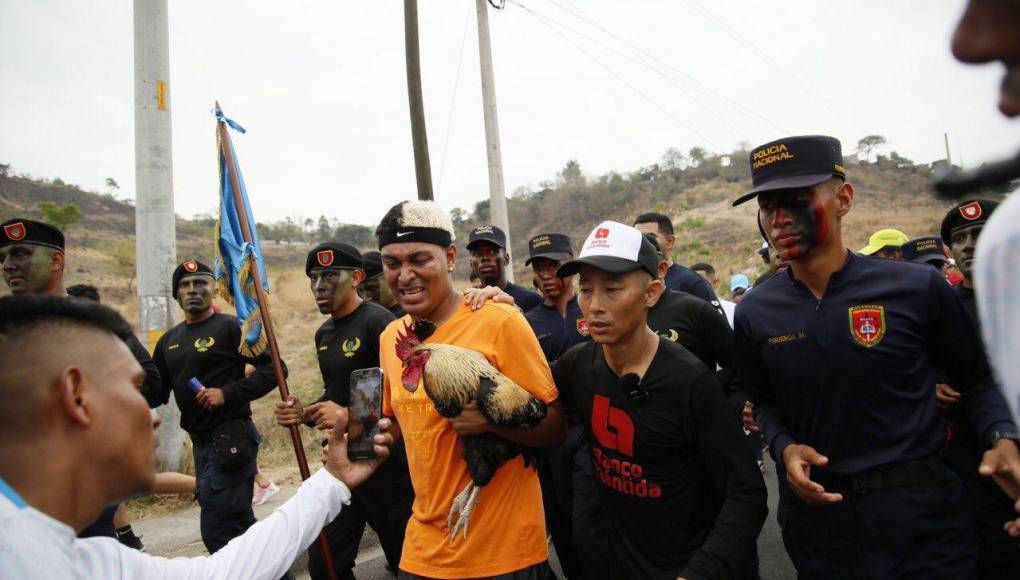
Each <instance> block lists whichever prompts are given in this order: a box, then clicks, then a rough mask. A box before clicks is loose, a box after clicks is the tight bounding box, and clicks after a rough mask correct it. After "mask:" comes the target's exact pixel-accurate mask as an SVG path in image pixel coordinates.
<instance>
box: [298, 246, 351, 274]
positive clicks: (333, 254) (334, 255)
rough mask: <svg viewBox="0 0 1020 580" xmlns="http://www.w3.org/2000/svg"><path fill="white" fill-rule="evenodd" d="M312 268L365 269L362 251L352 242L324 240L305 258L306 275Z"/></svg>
mask: <svg viewBox="0 0 1020 580" xmlns="http://www.w3.org/2000/svg"><path fill="white" fill-rule="evenodd" d="M312 268H331V269H334V270H363V269H364V268H365V267H364V266H363V265H362V263H361V252H359V251H358V249H357V248H355V247H354V246H352V245H350V244H345V243H343V242H324V243H321V244H319V245H318V246H315V247H314V248H312V251H310V252H308V256H307V257H306V258H305V275H306V276H307V275H308V274H309V273H310V272H311V271H312Z"/></svg>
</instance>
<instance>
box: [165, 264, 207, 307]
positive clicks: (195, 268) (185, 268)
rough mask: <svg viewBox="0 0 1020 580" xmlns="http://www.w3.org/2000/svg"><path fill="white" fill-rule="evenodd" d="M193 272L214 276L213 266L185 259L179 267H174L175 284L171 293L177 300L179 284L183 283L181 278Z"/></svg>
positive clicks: (173, 281) (171, 288)
mask: <svg viewBox="0 0 1020 580" xmlns="http://www.w3.org/2000/svg"><path fill="white" fill-rule="evenodd" d="M192 274H208V275H209V276H214V275H215V274H213V271H212V268H210V267H209V266H206V265H205V264H203V263H202V262H199V261H198V260H184V261H183V262H181V263H180V264H177V267H176V268H174V275H173V279H172V283H173V286H171V287H170V293H171V294H173V296H174V300H177V285H178V284H180V283H181V278H183V277H185V276H190V275H192Z"/></svg>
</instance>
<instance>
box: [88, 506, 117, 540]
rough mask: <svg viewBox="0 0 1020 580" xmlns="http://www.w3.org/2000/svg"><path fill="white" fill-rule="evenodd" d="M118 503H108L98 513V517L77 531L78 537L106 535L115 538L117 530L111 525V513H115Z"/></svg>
mask: <svg viewBox="0 0 1020 580" xmlns="http://www.w3.org/2000/svg"><path fill="white" fill-rule="evenodd" d="M118 507H120V504H116V503H115V504H113V505H108V506H106V507H104V508H103V511H102V512H100V513H99V519H97V520H96V521H94V522H92V523H91V524H89V525H88V526H86V527H85V529H83V530H82V531H80V532H78V537H79V538H95V537H107V538H116V537H117V530H116V526H114V525H113V514H115V513H117V508H118Z"/></svg>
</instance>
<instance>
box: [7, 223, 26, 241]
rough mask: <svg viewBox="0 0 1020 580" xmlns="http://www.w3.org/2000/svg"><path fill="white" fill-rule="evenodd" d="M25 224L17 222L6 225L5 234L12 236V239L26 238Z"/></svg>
mask: <svg viewBox="0 0 1020 580" xmlns="http://www.w3.org/2000/svg"><path fill="white" fill-rule="evenodd" d="M26 233H27V232H26V231H25V224H24V223H23V222H17V223H13V224H9V225H6V226H4V234H6V235H7V237H8V238H10V240H11V241H14V242H20V241H21V240H23V239H25V234H26Z"/></svg>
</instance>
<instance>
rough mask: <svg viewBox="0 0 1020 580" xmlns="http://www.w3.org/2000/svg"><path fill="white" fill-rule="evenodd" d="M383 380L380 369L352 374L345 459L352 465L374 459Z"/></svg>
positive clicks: (380, 413)
mask: <svg viewBox="0 0 1020 580" xmlns="http://www.w3.org/2000/svg"><path fill="white" fill-rule="evenodd" d="M382 378H383V371H382V369H381V368H379V367H372V368H368V369H358V370H356V371H354V372H352V373H351V402H350V406H349V407H348V408H347V412H348V418H347V456H348V457H349V458H350V459H351V460H352V461H357V460H362V459H375V458H376V454H375V447H374V441H375V436H376V435H378V434H379V419H380V418H382Z"/></svg>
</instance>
